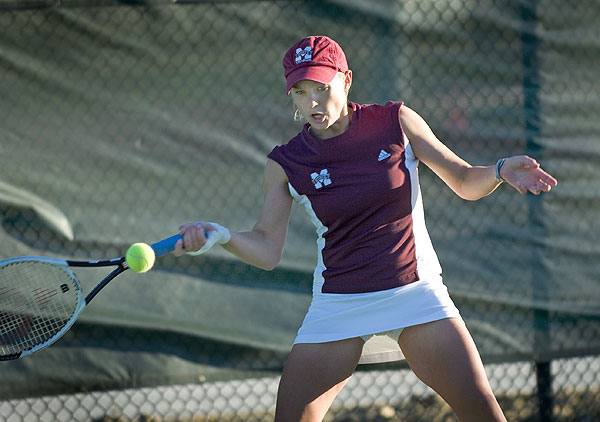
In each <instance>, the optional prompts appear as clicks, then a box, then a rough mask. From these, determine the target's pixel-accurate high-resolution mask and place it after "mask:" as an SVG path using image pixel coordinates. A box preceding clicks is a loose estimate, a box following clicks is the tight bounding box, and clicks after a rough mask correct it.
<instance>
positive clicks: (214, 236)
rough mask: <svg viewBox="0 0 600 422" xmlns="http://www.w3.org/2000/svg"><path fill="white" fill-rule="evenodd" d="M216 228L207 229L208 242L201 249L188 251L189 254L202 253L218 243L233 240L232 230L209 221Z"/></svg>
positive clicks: (221, 243)
mask: <svg viewBox="0 0 600 422" xmlns="http://www.w3.org/2000/svg"><path fill="white" fill-rule="evenodd" d="M208 224H210V225H211V226H212V227H214V229H215V230H209V231H206V243H205V244H204V246H202V247H201V248H200V249H199V250H197V251H194V252H188V254H189V255H201V254H203V253H204V252H206V251H208V250H209V249H210V248H212V247H213V246H214V245H216V244H217V243H218V244H219V245H223V244H225V243H227V242H229V241H230V240H231V232H230V231H229V229H227V228H226V227H223V226H222V225H220V224H217V223H208Z"/></svg>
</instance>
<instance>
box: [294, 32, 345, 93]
mask: <svg viewBox="0 0 600 422" xmlns="http://www.w3.org/2000/svg"><path fill="white" fill-rule="evenodd" d="M283 70H284V75H285V90H286V92H287V94H288V95H289V93H290V90H291V89H292V86H294V84H295V83H296V82H298V81H302V80H305V79H308V80H311V81H315V82H320V83H322V84H328V83H329V82H331V81H332V80H333V78H334V76H335V75H336V74H337V72H344V73H346V72H347V71H348V63H347V62H346V55H345V54H344V51H343V50H342V47H340V45H339V44H338V43H336V42H335V41H334V40H332V39H331V38H329V37H326V36H314V35H313V36H310V37H306V38H302V39H301V40H300V41H298V42H297V43H296V44H294V45H293V46H291V47H290V49H289V50H288V51H287V53H285V56H284V57H283Z"/></svg>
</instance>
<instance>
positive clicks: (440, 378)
mask: <svg viewBox="0 0 600 422" xmlns="http://www.w3.org/2000/svg"><path fill="white" fill-rule="evenodd" d="M398 343H399V344H400V348H401V349H402V352H403V353H404V356H405V357H406V360H407V362H408V364H409V365H410V367H411V369H412V370H413V371H414V373H415V374H416V375H417V376H418V377H419V378H420V379H421V380H422V381H423V382H424V383H425V384H427V385H429V386H430V387H431V388H433V389H434V390H435V391H436V392H437V393H438V394H439V395H440V396H441V397H442V398H443V399H444V400H445V401H446V402H447V403H448V404H449V405H450V407H452V409H453V410H454V412H455V413H456V415H457V416H458V418H459V419H460V420H461V421H462V422H471V421H473V422H506V418H505V417H504V415H503V413H502V410H501V409H500V405H499V404H498V402H497V401H496V398H495V397H494V394H493V392H492V389H491V387H490V384H489V382H488V379H487V375H486V374H485V370H484V368H483V363H482V362H481V358H480V357H479V352H478V351H477V348H476V347H475V343H474V342H473V339H472V338H471V334H470V333H469V331H468V330H467V328H466V327H465V325H464V323H463V322H462V321H461V320H459V319H456V318H448V319H443V320H440V321H434V322H430V323H427V324H421V325H415V326H413V327H407V328H405V329H404V331H403V332H402V334H401V335H400V338H399V339H398Z"/></svg>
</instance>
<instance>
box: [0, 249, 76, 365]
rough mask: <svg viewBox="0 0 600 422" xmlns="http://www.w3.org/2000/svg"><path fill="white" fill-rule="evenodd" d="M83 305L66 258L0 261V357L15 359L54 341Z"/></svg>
mask: <svg viewBox="0 0 600 422" xmlns="http://www.w3.org/2000/svg"><path fill="white" fill-rule="evenodd" d="M84 307H85V301H84V299H83V294H82V290H81V285H80V283H79V280H78V279H77V276H76V275H75V273H73V271H71V270H70V269H69V267H68V265H67V261H65V260H59V259H52V258H44V257H20V258H13V259H7V260H5V261H0V360H10V359H17V358H20V357H22V356H26V355H29V354H31V353H33V352H35V351H37V350H40V349H42V348H44V347H47V346H49V345H50V344H52V343H54V342H55V341H56V340H58V339H59V338H60V337H61V336H62V335H63V334H64V333H65V332H66V331H67V330H68V329H69V327H70V326H71V325H72V324H73V322H75V320H76V319H77V316H78V315H79V313H80V312H81V310H82V309H83V308H84Z"/></svg>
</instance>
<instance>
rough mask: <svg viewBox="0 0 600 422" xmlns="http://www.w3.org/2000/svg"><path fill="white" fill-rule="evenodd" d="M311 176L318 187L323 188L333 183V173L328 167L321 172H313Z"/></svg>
mask: <svg viewBox="0 0 600 422" xmlns="http://www.w3.org/2000/svg"><path fill="white" fill-rule="evenodd" d="M310 177H311V179H312V182H313V184H314V185H315V188H316V189H321V188H322V187H323V186H327V185H331V175H330V174H329V170H327V169H323V170H321V172H320V173H316V172H315V173H311V175H310Z"/></svg>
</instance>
